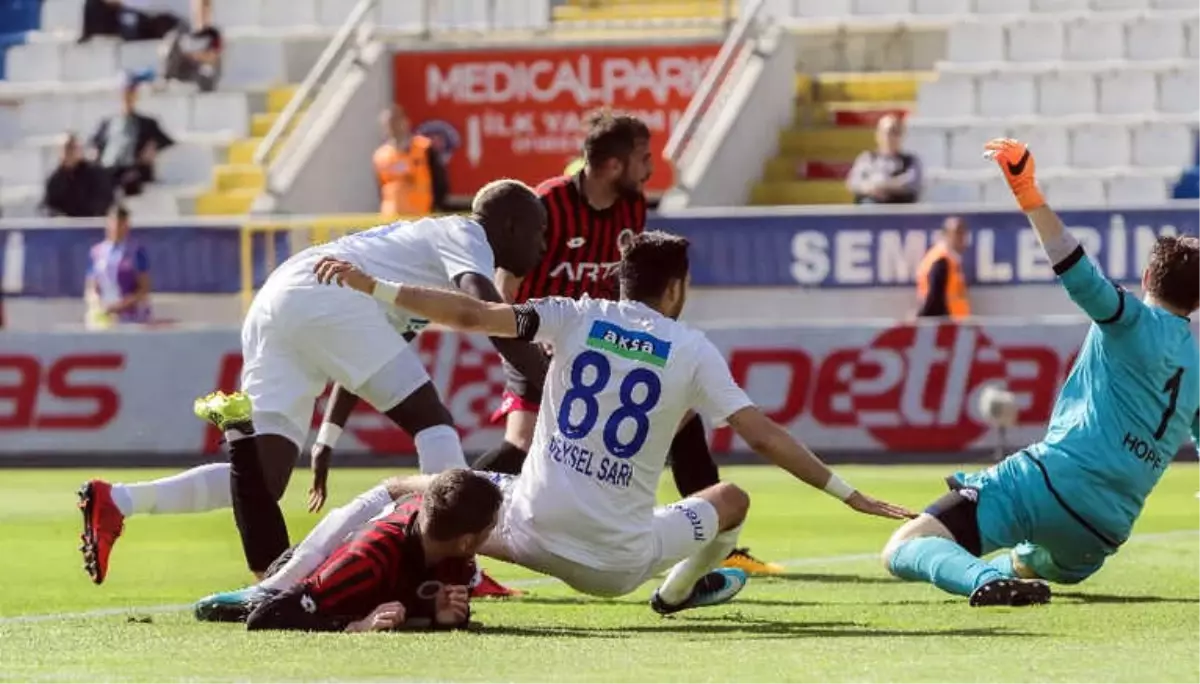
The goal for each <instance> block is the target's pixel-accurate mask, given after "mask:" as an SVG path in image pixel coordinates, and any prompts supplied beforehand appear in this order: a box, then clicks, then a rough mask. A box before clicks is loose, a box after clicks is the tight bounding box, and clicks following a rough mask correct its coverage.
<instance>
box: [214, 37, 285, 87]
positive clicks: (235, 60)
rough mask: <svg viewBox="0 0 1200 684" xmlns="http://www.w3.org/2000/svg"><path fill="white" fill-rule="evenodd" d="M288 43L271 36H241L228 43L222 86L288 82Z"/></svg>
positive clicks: (226, 44)
mask: <svg viewBox="0 0 1200 684" xmlns="http://www.w3.org/2000/svg"><path fill="white" fill-rule="evenodd" d="M286 74H287V68H286V62H285V54H284V45H283V44H282V43H280V42H279V41H278V40H271V39H267V38H240V39H237V40H229V41H227V42H226V43H225V56H224V65H223V73H222V74H221V87H222V88H229V89H234V88H237V87H245V86H262V85H275V84H279V83H284V82H286Z"/></svg>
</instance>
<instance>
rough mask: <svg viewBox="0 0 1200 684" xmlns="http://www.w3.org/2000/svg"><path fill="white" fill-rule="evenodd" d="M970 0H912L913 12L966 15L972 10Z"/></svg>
mask: <svg viewBox="0 0 1200 684" xmlns="http://www.w3.org/2000/svg"><path fill="white" fill-rule="evenodd" d="M972 4H973V3H972V1H971V0H913V7H912V11H913V14H929V15H956V16H966V15H968V14H970V13H971V10H972Z"/></svg>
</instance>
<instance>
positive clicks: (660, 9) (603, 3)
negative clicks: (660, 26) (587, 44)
mask: <svg viewBox="0 0 1200 684" xmlns="http://www.w3.org/2000/svg"><path fill="white" fill-rule="evenodd" d="M725 5H726V0H567V2H565V3H563V4H561V5H556V6H555V7H554V10H553V16H554V21H556V22H626V21H629V22H633V21H637V22H644V21H647V20H649V21H654V20H662V21H670V20H676V19H723V18H725Z"/></svg>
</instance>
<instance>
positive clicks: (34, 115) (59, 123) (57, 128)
mask: <svg viewBox="0 0 1200 684" xmlns="http://www.w3.org/2000/svg"><path fill="white" fill-rule="evenodd" d="M20 117H21V132H22V133H23V134H24V135H26V136H30V135H56V134H58V133H65V132H67V131H69V130H72V129H75V128H76V122H75V108H74V106H73V103H72V101H71V100H64V99H63V98H61V97H56V96H54V95H36V96H31V97H26V98H24V99H23V100H22V101H21V111H20ZM88 132H89V133H90V131H88Z"/></svg>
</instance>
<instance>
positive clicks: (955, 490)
mask: <svg viewBox="0 0 1200 684" xmlns="http://www.w3.org/2000/svg"><path fill="white" fill-rule="evenodd" d="M946 485H947V486H949V487H950V491H949V492H947V493H946V494H945V495H944V496H942V497H941V498H940V499H938V500H937V501H934V502H933V503H931V504H929V506H927V507H926V508H925V512H926V513H928V514H929V515H932V516H933V517H935V518H937V519H938V521H939V522H941V523H942V524H943V525H945V526H946V529H948V530H950V534H953V535H954V541H956V542H958V544H959V546H962V547H963V548H964V549H966V550H967V551H970V552H971V554H972V555H975V556H979V555H982V552H983V539H982V538H981V537H980V535H979V521H978V519H977V518H976V515H977V513H978V511H979V503H978V502H979V490H977V489H975V488H974V487H967V486H965V485H964V484H963V483H961V482H959V481H958V479H957V478H954V477H948V478H946Z"/></svg>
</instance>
